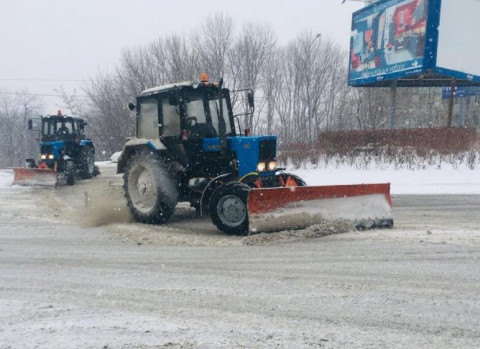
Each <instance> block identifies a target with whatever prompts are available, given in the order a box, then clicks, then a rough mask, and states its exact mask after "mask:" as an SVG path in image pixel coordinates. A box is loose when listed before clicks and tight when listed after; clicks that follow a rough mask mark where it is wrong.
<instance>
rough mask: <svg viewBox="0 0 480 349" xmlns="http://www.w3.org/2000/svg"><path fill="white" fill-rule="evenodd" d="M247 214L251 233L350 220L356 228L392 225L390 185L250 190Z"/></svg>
mask: <svg viewBox="0 0 480 349" xmlns="http://www.w3.org/2000/svg"><path fill="white" fill-rule="evenodd" d="M247 211H248V220H249V232H250V233H255V232H267V231H278V230H285V229H301V228H306V227H308V226H310V225H313V224H318V223H321V222H324V221H325V220H334V219H344V220H348V221H352V222H353V223H354V224H355V226H356V227H357V228H358V229H369V228H389V227H392V226H393V219H392V214H391V211H392V199H391V197H390V183H380V184H354V185H332V186H312V187H308V186H307V187H284V188H262V189H252V190H250V192H249V194H248V198H247Z"/></svg>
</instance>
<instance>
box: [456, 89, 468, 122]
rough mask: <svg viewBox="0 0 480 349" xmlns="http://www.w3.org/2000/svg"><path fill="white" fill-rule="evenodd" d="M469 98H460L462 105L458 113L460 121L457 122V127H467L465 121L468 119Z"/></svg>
mask: <svg viewBox="0 0 480 349" xmlns="http://www.w3.org/2000/svg"><path fill="white" fill-rule="evenodd" d="M466 102H467V97H466V96H462V97H460V99H459V103H460V111H459V113H458V120H457V126H459V127H465V119H466V115H465V114H466V111H467V108H466V106H467V103H466Z"/></svg>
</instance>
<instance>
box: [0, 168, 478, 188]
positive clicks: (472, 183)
mask: <svg viewBox="0 0 480 349" xmlns="http://www.w3.org/2000/svg"><path fill="white" fill-rule="evenodd" d="M97 164H100V165H101V166H116V164H112V163H110V162H107V161H105V162H101V163H97ZM288 172H291V173H295V174H296V175H298V176H300V177H301V178H303V179H304V180H305V181H306V182H307V184H308V185H334V184H356V183H386V182H388V183H391V188H390V190H391V194H393V195H397V194H480V169H478V168H477V169H474V170H471V169H468V168H467V167H466V166H463V167H462V166H461V167H458V168H451V167H450V168H449V167H446V166H444V167H443V168H442V169H437V168H429V169H424V170H407V169H392V168H383V166H379V167H378V168H370V169H368V170H364V169H356V168H352V167H350V166H347V165H344V166H340V167H335V168H334V167H333V166H329V167H324V168H322V167H320V166H319V167H315V166H313V165H307V166H306V167H305V168H301V169H294V168H289V169H288ZM12 182H13V172H12V171H11V170H0V188H2V187H7V186H10V185H11V184H12Z"/></svg>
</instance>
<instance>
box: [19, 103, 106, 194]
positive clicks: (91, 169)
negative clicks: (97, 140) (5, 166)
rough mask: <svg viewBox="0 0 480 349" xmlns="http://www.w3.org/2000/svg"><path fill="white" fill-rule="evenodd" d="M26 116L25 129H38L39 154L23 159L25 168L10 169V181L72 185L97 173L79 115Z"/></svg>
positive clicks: (29, 183)
mask: <svg viewBox="0 0 480 349" xmlns="http://www.w3.org/2000/svg"><path fill="white" fill-rule="evenodd" d="M37 122H38V119H30V120H29V121H28V128H29V129H30V130H33V131H39V132H40V136H41V138H40V142H39V146H40V154H39V158H38V160H37V161H35V159H27V160H26V168H14V173H15V177H14V184H20V185H47V186H49V185H51V186H56V185H57V184H59V183H66V184H68V185H73V184H74V183H75V180H76V179H78V178H81V179H88V178H92V177H94V176H96V175H97V174H99V170H98V167H97V166H95V163H94V161H95V148H94V146H93V143H92V141H91V140H90V139H87V138H86V137H85V130H84V129H85V125H86V124H87V123H86V122H85V121H84V120H83V119H82V118H79V117H76V116H67V115H62V113H61V111H58V113H57V115H47V116H43V117H41V119H40V124H39V125H38V124H37Z"/></svg>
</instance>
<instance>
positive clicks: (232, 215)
mask: <svg viewBox="0 0 480 349" xmlns="http://www.w3.org/2000/svg"><path fill="white" fill-rule="evenodd" d="M218 205H219V208H220V210H219V215H220V217H221V218H222V219H223V220H224V221H225V223H227V224H238V223H241V222H242V221H243V219H244V218H245V215H246V212H247V211H246V209H245V205H244V204H243V202H242V200H241V199H240V198H238V197H237V196H234V195H227V196H225V197H223V198H222V199H221V200H220V201H219V203H218Z"/></svg>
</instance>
